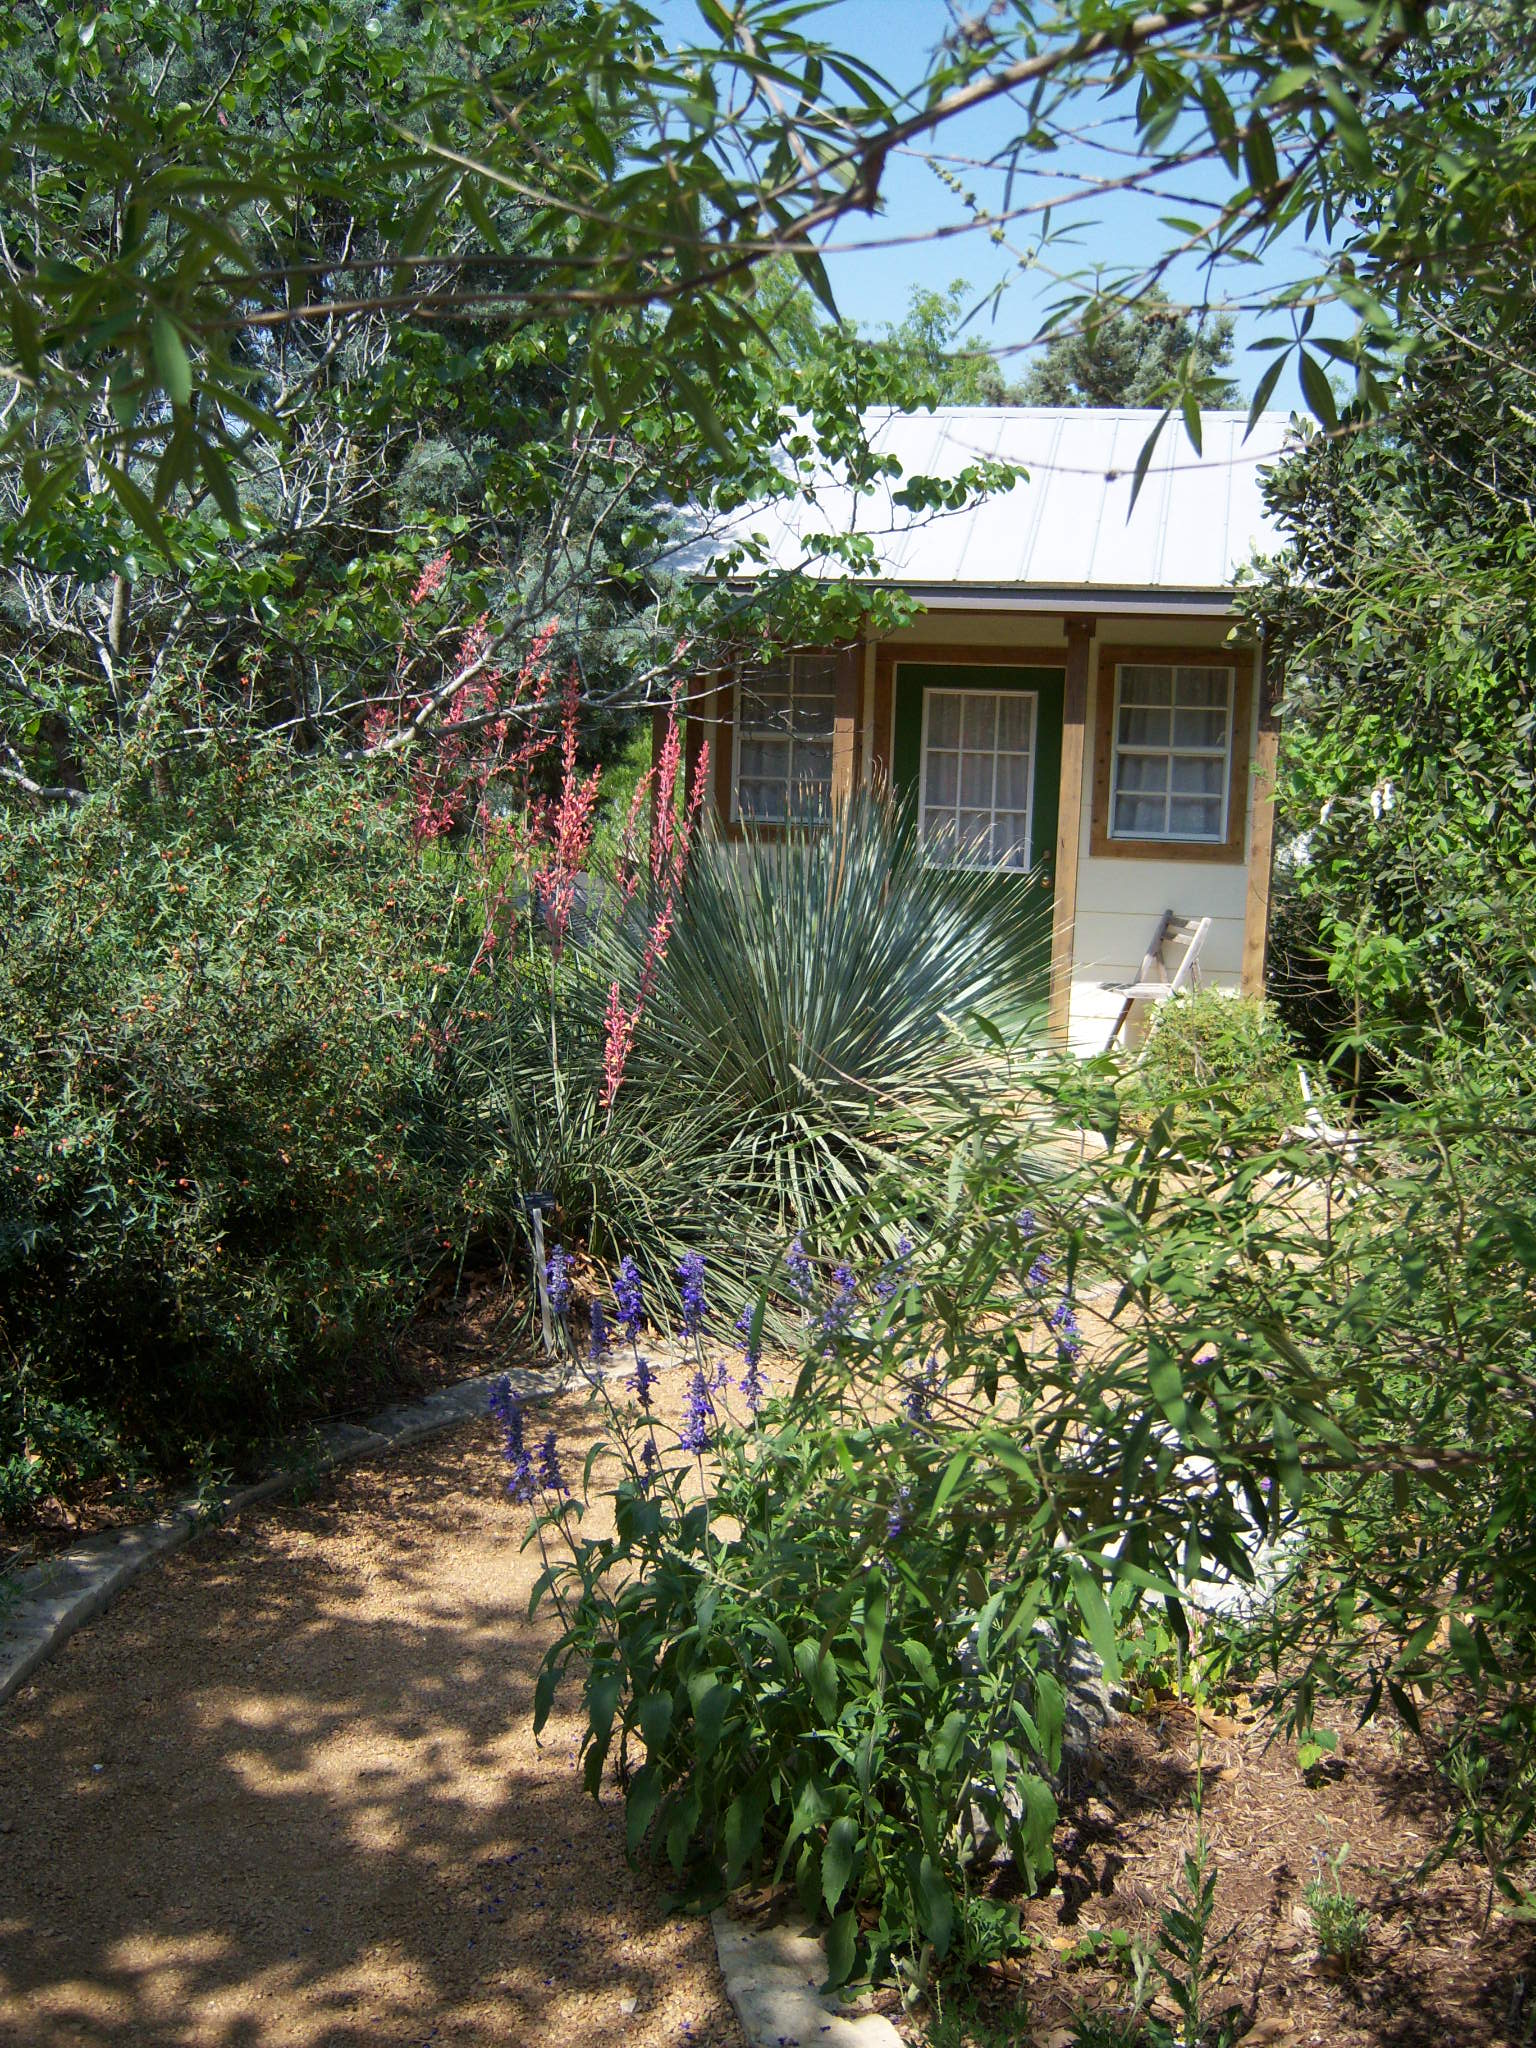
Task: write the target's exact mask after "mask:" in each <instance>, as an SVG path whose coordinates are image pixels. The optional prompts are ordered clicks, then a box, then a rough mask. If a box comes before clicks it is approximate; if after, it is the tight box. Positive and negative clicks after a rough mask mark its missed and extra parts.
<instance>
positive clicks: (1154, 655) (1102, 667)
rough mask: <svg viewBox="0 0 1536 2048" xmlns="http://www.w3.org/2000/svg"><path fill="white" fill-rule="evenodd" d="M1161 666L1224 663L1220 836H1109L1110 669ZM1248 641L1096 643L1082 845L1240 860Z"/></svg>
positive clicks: (1136, 854)
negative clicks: (1226, 714) (1228, 689)
mask: <svg viewBox="0 0 1536 2048" xmlns="http://www.w3.org/2000/svg"><path fill="white" fill-rule="evenodd" d="M1131 662H1135V663H1141V662H1147V663H1156V664H1158V665H1159V666H1161V667H1167V666H1169V665H1170V664H1171V665H1173V666H1185V667H1191V668H1229V669H1231V670H1232V671H1233V680H1232V758H1231V767H1230V769H1229V771H1228V779H1227V833H1226V837H1225V839H1219V840H1218V839H1112V838H1111V837H1110V832H1109V810H1110V794H1111V791H1110V779H1111V776H1112V775H1113V773H1114V751H1115V670H1116V669H1117V668H1118V667H1119V666H1120V665H1121V664H1122V663H1131ZM1252 726H1253V649H1252V648H1251V647H1126V646H1104V647H1101V648H1100V649H1099V685H1098V701H1097V703H1096V704H1095V706H1094V716H1093V814H1092V818H1091V821H1090V827H1089V843H1088V851H1089V853H1090V854H1091V855H1093V857H1094V858H1096V859H1107V860H1191V861H1205V862H1208V863H1214V864H1217V865H1226V866H1230V865H1232V864H1233V863H1238V862H1241V861H1242V859H1243V850H1244V847H1245V845H1246V843H1247V830H1248V767H1249V762H1250V760H1251V758H1252V749H1253V733H1252Z"/></svg>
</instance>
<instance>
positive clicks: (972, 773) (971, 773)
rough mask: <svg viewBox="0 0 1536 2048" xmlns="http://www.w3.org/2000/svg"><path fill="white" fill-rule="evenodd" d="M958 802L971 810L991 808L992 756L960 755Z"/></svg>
mask: <svg viewBox="0 0 1536 2048" xmlns="http://www.w3.org/2000/svg"><path fill="white" fill-rule="evenodd" d="M960 801H961V803H963V804H968V805H969V806H970V807H971V809H972V810H991V808H992V756H991V754H990V753H987V754H962V755H961V756H960Z"/></svg>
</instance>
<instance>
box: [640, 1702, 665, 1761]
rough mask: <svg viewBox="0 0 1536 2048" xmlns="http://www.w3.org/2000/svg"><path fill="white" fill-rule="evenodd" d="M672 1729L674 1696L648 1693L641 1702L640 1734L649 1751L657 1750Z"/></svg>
mask: <svg viewBox="0 0 1536 2048" xmlns="http://www.w3.org/2000/svg"><path fill="white" fill-rule="evenodd" d="M671 1729H672V1695H671V1694H670V1693H665V1692H648V1693H647V1694H646V1696H645V1698H644V1699H643V1700H642V1701H641V1702H640V1733H641V1735H642V1736H643V1737H644V1738H645V1746H646V1748H647V1749H649V1750H657V1749H660V1748H661V1745H662V1744H663V1743H664V1742H665V1741H666V1739H667V1736H668V1735H669V1734H670V1733H671Z"/></svg>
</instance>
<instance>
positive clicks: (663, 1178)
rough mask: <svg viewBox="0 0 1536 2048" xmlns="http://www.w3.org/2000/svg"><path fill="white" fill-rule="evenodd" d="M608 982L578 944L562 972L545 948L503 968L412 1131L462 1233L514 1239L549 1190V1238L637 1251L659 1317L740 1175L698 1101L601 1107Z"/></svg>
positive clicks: (734, 1198)
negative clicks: (452, 1182)
mask: <svg viewBox="0 0 1536 2048" xmlns="http://www.w3.org/2000/svg"><path fill="white" fill-rule="evenodd" d="M607 987H608V983H607V981H606V980H605V979H604V978H603V966H602V964H601V963H600V961H599V958H598V957H597V956H596V955H595V954H594V953H592V952H590V951H588V950H587V949H585V948H583V947H581V946H577V945H570V946H567V947H566V949H565V951H564V954H563V956H562V958H561V960H560V962H559V964H558V967H556V966H554V965H553V964H552V963H551V961H550V958H549V954H548V951H547V949H543V948H540V949H538V950H537V951H536V952H535V953H534V955H533V957H531V958H530V959H528V960H525V961H520V962H517V963H514V964H510V965H504V966H503V967H502V969H501V970H500V971H499V973H498V976H497V979H496V982H495V985H494V988H493V990H492V992H491V993H490V994H489V996H488V997H483V998H481V1006H480V1007H479V1008H478V1009H477V1011H476V1013H475V1015H474V1018H473V1021H472V1022H471V1021H469V1020H466V1021H465V1023H464V1025H463V1028H462V1029H461V1031H460V1033H459V1035H458V1036H457V1038H456V1040H455V1042H454V1044H453V1046H452V1048H451V1053H450V1057H449V1059H448V1060H447V1061H446V1062H445V1064H444V1067H443V1070H442V1072H441V1074H440V1076H439V1081H438V1088H437V1094H436V1099H435V1101H434V1102H432V1103H426V1102H423V1104H422V1105H421V1106H420V1109H419V1111H418V1118H417V1127H418V1130H419V1131H421V1132H422V1133H424V1134H427V1141H428V1142H430V1143H431V1144H432V1145H433V1146H434V1148H436V1149H439V1150H441V1151H442V1152H443V1154H444V1155H445V1157H446V1159H447V1160H448V1162H449V1164H450V1165H451V1167H452V1168H453V1169H454V1170H455V1172H456V1176H457V1178H458V1180H459V1185H460V1201H461V1207H462V1210H463V1212H464V1215H465V1218H466V1224H467V1226H468V1227H469V1228H470V1229H471V1231H473V1230H474V1229H475V1228H476V1226H477V1225H478V1226H479V1227H480V1228H483V1229H484V1230H485V1231H486V1232H488V1234H489V1235H490V1236H491V1237H492V1238H493V1239H494V1240H497V1241H500V1242H502V1243H503V1244H504V1243H505V1242H506V1241H507V1239H508V1237H509V1235H510V1236H511V1237H512V1238H513V1239H514V1240H515V1239H517V1238H518V1237H524V1236H525V1235H526V1230H527V1225H526V1218H525V1215H524V1212H523V1207H522V1204H523V1199H524V1197H525V1196H527V1195H529V1194H530V1193H532V1192H534V1191H535V1190H537V1191H538V1192H540V1193H543V1194H547V1195H549V1196H551V1197H552V1198H553V1200H554V1204H555V1208H554V1212H553V1216H552V1217H551V1219H550V1220H549V1222H548V1224H547V1225H546V1230H547V1234H548V1236H549V1239H550V1242H551V1244H554V1243H560V1244H563V1245H564V1246H566V1247H567V1248H574V1247H575V1246H578V1245H581V1246H585V1247H586V1248H587V1249H588V1250H589V1251H591V1252H592V1253H593V1255H594V1256H595V1257H596V1258H597V1259H598V1260H599V1261H600V1262H603V1263H606V1264H610V1265H616V1264H617V1262H618V1260H619V1259H620V1258H621V1257H623V1256H624V1255H626V1254H629V1255H631V1256H633V1257H634V1258H635V1259H636V1260H637V1261H638V1263H639V1265H640V1268H641V1271H642V1274H643V1277H644V1281H645V1287H646V1295H647V1299H648V1300H650V1301H651V1302H652V1303H653V1304H654V1305H655V1306H656V1307H657V1308H658V1309H659V1310H662V1311H665V1310H666V1309H667V1307H668V1306H669V1305H670V1304H674V1303H675V1296H676V1287H677V1282H676V1268H677V1264H678V1261H679V1260H680V1259H681V1258H682V1257H683V1255H684V1253H685V1252H687V1251H688V1250H690V1249H691V1248H694V1247H696V1246H698V1245H700V1244H707V1243H709V1242H711V1241H712V1240H713V1239H714V1238H715V1237H716V1235H717V1234H719V1233H720V1232H721V1231H722V1229H723V1226H724V1223H725V1221H726V1219H732V1221H733V1220H734V1218H735V1215H736V1212H737V1207H738V1202H739V1198H740V1195H741V1193H742V1191H741V1190H740V1188H739V1187H733V1185H732V1182H733V1178H734V1179H735V1180H736V1181H739V1180H740V1178H741V1175H740V1173H739V1171H736V1170H735V1168H734V1166H733V1161H732V1157H731V1144H730V1141H731V1136H732V1132H731V1128H730V1125H729V1122H728V1120H727V1119H726V1118H725V1117H724V1116H723V1115H722V1114H721V1113H720V1112H719V1111H718V1110H717V1109H715V1108H714V1107H713V1106H712V1105H711V1104H710V1103H709V1102H707V1101H689V1100H688V1099H687V1098H686V1097H683V1096H680V1095H671V1096H669V1097H667V1098H666V1099H665V1100H662V1101H656V1100H653V1099H651V1097H650V1096H649V1095H648V1094H646V1093H644V1092H642V1091H641V1090H639V1089H631V1090H627V1091H624V1092H623V1093H621V1094H620V1096H619V1098H618V1100H617V1101H616V1102H615V1103H614V1105H613V1107H612V1109H611V1110H605V1108H604V1106H603V1103H602V1099H601V1091H602V1080H603V1000H604V996H605V994H606V991H607Z"/></svg>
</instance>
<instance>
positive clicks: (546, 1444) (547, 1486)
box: [539, 1430, 571, 1495]
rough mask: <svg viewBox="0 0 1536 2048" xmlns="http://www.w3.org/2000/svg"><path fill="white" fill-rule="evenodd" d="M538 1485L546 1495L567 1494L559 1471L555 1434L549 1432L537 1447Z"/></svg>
mask: <svg viewBox="0 0 1536 2048" xmlns="http://www.w3.org/2000/svg"><path fill="white" fill-rule="evenodd" d="M539 1484H540V1486H542V1487H543V1488H544V1491H545V1492H546V1493H553V1494H557V1495H558V1494H562V1493H569V1492H570V1490H571V1489H570V1488H569V1487H568V1486H567V1485H566V1483H565V1480H564V1477H563V1476H562V1474H561V1471H560V1453H559V1451H558V1449H557V1448H556V1445H555V1432H554V1431H553V1430H551V1431H550V1432H549V1435H548V1436H547V1437H545V1439H544V1441H543V1443H542V1444H540V1446H539Z"/></svg>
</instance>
